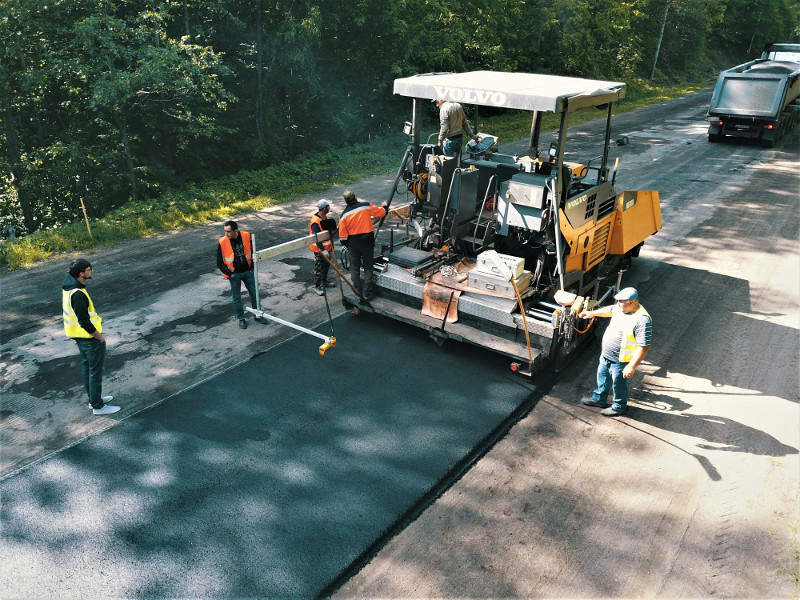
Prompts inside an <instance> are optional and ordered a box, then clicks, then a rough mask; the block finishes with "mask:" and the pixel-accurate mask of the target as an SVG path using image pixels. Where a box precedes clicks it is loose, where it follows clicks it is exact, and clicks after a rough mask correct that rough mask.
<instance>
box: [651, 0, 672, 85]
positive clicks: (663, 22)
mask: <svg viewBox="0 0 800 600" xmlns="http://www.w3.org/2000/svg"><path fill="white" fill-rule="evenodd" d="M671 1H672V0H667V5H666V6H665V7H664V18H663V19H662V20H661V31H660V32H659V33H658V43H657V44H656V55H655V56H654V57H653V68H652V70H651V71H650V79H652V78H653V77H655V75H656V63H657V62H658V53H659V52H660V51H661V40H663V39H664V28H665V27H666V26H667V13H668V12H669V4H670V2H671Z"/></svg>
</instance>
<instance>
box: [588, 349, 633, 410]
mask: <svg viewBox="0 0 800 600" xmlns="http://www.w3.org/2000/svg"><path fill="white" fill-rule="evenodd" d="M627 365H628V363H620V362H611V361H610V360H607V359H606V358H605V357H603V356H601V357H600V364H599V365H598V366H597V389H596V390H595V391H594V392H592V399H594V400H595V401H596V402H601V403H603V404H605V402H606V398H608V392H609V391H610V390H611V389H612V388H613V390H614V403H613V404H612V405H611V407H612V408H613V409H614V410H617V411H620V412H624V411H626V410H628V396H629V395H630V387H629V386H628V380H627V379H625V378H624V377H623V376H622V370H623V369H624V368H625V367H626V366H627Z"/></svg>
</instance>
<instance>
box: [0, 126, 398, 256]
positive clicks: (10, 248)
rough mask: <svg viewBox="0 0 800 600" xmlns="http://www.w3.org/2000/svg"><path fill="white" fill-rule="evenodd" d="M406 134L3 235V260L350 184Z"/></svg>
mask: <svg viewBox="0 0 800 600" xmlns="http://www.w3.org/2000/svg"><path fill="white" fill-rule="evenodd" d="M404 148H405V144H404V140H401V139H399V138H393V139H390V138H387V139H382V140H380V141H379V142H375V143H371V144H362V145H358V146H354V147H352V148H351V149H350V151H349V152H344V153H343V152H340V151H338V150H329V151H323V152H311V153H307V154H305V155H303V156H302V157H299V158H297V159H295V160H293V161H288V162H285V163H281V164H278V165H275V166H274V167H270V168H268V169H260V170H257V171H241V172H239V173H236V174H234V175H229V176H226V177H224V178H221V179H218V180H214V181H209V182H208V183H206V184H203V185H187V186H186V187H184V188H181V189H179V190H178V189H175V190H169V191H167V192H165V193H164V194H162V195H160V196H158V197H155V198H152V199H149V200H141V201H130V202H128V203H126V204H125V205H124V206H121V207H119V208H117V209H114V210H112V211H110V212H109V213H107V214H106V215H105V216H104V217H103V218H101V219H92V220H91V221H90V227H91V233H92V235H91V236H90V235H89V232H88V230H87V228H86V224H85V223H84V222H83V221H76V222H74V223H70V224H67V225H64V226H62V227H57V228H52V229H41V230H39V231H37V232H35V233H33V234H31V235H27V236H25V237H23V238H17V239H13V240H5V241H3V242H2V243H0V264H5V265H7V266H8V268H9V269H12V270H13V269H19V268H23V267H26V266H30V265H33V264H35V263H37V262H40V261H42V260H46V259H47V258H49V257H51V256H53V255H57V254H59V253H63V252H74V251H77V250H89V249H92V248H98V247H102V246H107V245H110V244H114V243H118V242H120V241H123V240H131V239H138V238H141V237H146V236H149V235H153V234H156V233H160V232H164V231H172V230H175V229H180V228H183V227H190V226H193V225H199V224H202V223H208V222H211V221H221V220H224V219H229V218H232V217H235V216H236V215H239V214H244V213H248V212H252V211H256V210H259V209H262V208H266V207H268V206H274V205H276V204H281V203H285V202H288V201H290V200H293V199H295V198H297V197H298V196H302V195H304V194H310V193H314V192H319V191H321V190H326V189H329V188H330V187H331V186H336V185H346V184H348V183H351V182H353V181H355V180H357V179H360V178H362V177H366V176H369V175H374V174H377V173H384V172H387V171H389V170H391V169H392V168H394V167H396V166H397V163H399V161H400V159H401V156H402V152H403V149H404Z"/></svg>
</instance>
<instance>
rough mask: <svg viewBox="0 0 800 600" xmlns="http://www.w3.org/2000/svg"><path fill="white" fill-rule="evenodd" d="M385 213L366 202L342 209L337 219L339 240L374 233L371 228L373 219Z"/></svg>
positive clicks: (380, 208)
mask: <svg viewBox="0 0 800 600" xmlns="http://www.w3.org/2000/svg"><path fill="white" fill-rule="evenodd" d="M385 214H386V211H385V210H384V209H383V208H382V207H380V206H375V205H374V204H371V203H368V202H359V203H358V204H351V205H350V206H348V207H347V208H345V209H344V212H343V213H342V217H341V219H339V238H340V239H342V240H346V239H347V238H348V237H349V236H351V235H361V234H366V233H372V232H373V231H375V229H374V227H373V226H372V219H373V218H376V219H378V218H380V217H382V216H383V215H385Z"/></svg>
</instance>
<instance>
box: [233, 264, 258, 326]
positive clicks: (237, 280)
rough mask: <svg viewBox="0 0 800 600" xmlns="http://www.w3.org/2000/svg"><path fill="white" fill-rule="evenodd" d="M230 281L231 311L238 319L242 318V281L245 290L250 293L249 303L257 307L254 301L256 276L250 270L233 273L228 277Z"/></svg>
mask: <svg viewBox="0 0 800 600" xmlns="http://www.w3.org/2000/svg"><path fill="white" fill-rule="evenodd" d="M228 281H230V283H231V299H232V300H233V312H234V314H235V315H236V318H237V319H239V320H240V321H241V320H242V319H244V307H242V282H244V287H245V288H247V292H248V293H249V294H250V304H251V305H252V307H253V308H255V309H257V308H258V304H257V303H256V276H255V275H253V272H252V271H246V272H244V273H234V274H233V275H231V276H230V279H228Z"/></svg>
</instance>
